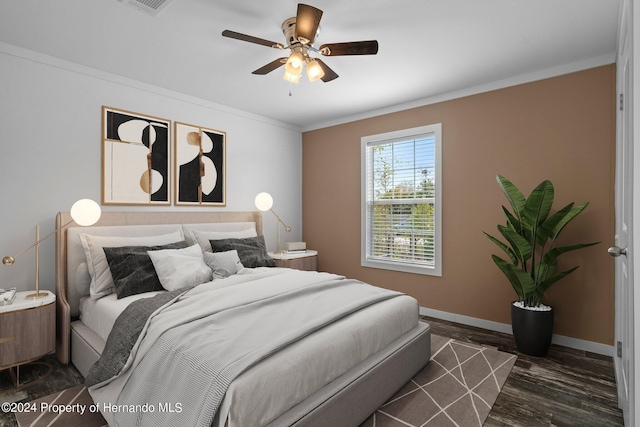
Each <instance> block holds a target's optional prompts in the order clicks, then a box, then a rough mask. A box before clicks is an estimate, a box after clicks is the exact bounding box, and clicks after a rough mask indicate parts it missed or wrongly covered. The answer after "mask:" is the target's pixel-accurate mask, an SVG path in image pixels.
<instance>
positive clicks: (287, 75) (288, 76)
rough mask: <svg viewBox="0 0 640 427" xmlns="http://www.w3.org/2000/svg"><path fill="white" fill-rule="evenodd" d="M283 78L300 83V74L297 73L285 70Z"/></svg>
mask: <svg viewBox="0 0 640 427" xmlns="http://www.w3.org/2000/svg"><path fill="white" fill-rule="evenodd" d="M282 78H283V79H285V80H286V81H288V82H291V83H298V82H299V81H300V74H298V75H297V76H296V75H295V74H291V73H290V72H288V71H285V72H284V76H283V77H282Z"/></svg>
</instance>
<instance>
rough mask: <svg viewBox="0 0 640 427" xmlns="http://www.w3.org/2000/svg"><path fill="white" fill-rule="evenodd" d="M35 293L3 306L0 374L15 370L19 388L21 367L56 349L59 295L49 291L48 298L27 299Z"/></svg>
mask: <svg viewBox="0 0 640 427" xmlns="http://www.w3.org/2000/svg"><path fill="white" fill-rule="evenodd" d="M33 292H34V291H26V292H18V293H16V299H15V300H14V301H13V303H12V304H9V305H2V306H0V371H1V370H4V369H12V368H15V376H14V373H13V370H12V371H11V376H12V378H13V380H14V383H15V386H16V387H18V386H19V385H20V365H24V364H26V363H30V362H33V361H35V360H37V359H39V358H41V357H42V356H44V355H46V354H48V353H51V352H52V351H53V350H55V348H56V304H55V302H56V295H55V294H54V293H52V292H50V291H47V294H48V295H47V296H46V297H45V298H40V299H32V298H27V295H30V294H33Z"/></svg>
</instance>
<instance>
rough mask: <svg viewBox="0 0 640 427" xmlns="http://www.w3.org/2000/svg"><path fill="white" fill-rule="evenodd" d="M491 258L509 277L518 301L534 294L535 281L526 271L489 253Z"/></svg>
mask: <svg viewBox="0 0 640 427" xmlns="http://www.w3.org/2000/svg"><path fill="white" fill-rule="evenodd" d="M491 258H493V262H495V263H496V265H497V266H498V268H500V270H502V272H503V273H504V275H505V276H506V277H507V279H509V282H510V283H511V286H512V287H513V290H514V291H516V294H517V295H518V298H519V300H520V301H524V300H526V299H527V298H529V296H531V295H535V293H536V283H535V281H534V280H533V279H532V278H531V276H529V274H528V273H527V272H526V271H524V270H522V269H521V268H519V267H516V266H514V265H513V264H509V263H508V262H507V261H505V260H503V259H502V258H500V257H499V256H496V255H491Z"/></svg>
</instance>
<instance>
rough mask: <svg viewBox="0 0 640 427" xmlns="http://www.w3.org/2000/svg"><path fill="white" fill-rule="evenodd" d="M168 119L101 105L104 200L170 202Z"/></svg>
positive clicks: (109, 201)
mask: <svg viewBox="0 0 640 427" xmlns="http://www.w3.org/2000/svg"><path fill="white" fill-rule="evenodd" d="M170 127H171V122H170V121H169V120H165V119H161V118H158V117H152V116H146V115H142V114H138V113H132V112H129V111H123V110H117V109H114V108H110V107H106V106H103V107H102V203H103V204H105V205H109V204H116V205H121V204H124V205H169V204H171V195H170V194H171V191H170V188H171V176H170V174H171V160H170V152H171V150H170V146H169V142H170V135H169V133H170Z"/></svg>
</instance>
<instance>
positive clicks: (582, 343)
mask: <svg viewBox="0 0 640 427" xmlns="http://www.w3.org/2000/svg"><path fill="white" fill-rule="evenodd" d="M420 314H421V315H422V316H430V317H435V318H436V319H442V320H447V321H449V322H456V323H460V324H463V325H468V326H475V327H477V328H483V329H488V330H490V331H496V332H502V333H504V334H509V335H513V331H512V330H511V325H509V324H506V323H499V322H492V321H490V320H484V319H478V318H476V317H470V316H463V315H460V314H455V313H448V312H446V311H440V310H434V309H431V308H425V307H420ZM551 342H552V343H554V344H558V345H562V346H565V347H569V348H574V349H577V350H583V351H589V352H591V353H596V354H602V355H604V356H610V357H615V352H614V348H613V346H612V345H606V344H600V343H597V342H593V341H586V340H580V339H577V338H571V337H566V336H564V335H557V334H553V338H552V340H551Z"/></svg>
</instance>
